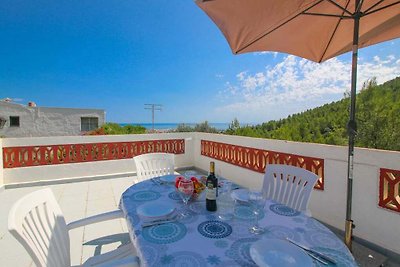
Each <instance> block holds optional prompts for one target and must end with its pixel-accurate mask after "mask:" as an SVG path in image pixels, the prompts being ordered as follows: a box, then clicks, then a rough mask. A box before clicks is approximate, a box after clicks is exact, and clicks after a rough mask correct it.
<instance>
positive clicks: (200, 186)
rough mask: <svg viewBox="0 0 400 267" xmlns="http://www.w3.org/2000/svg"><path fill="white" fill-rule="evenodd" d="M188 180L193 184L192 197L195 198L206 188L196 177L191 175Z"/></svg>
mask: <svg viewBox="0 0 400 267" xmlns="http://www.w3.org/2000/svg"><path fill="white" fill-rule="evenodd" d="M190 180H192V181H193V185H194V192H193V196H192V198H193V199H197V198H198V197H199V196H200V194H201V192H203V190H204V189H205V188H206V186H205V185H204V184H203V183H202V182H200V181H199V180H198V179H197V178H196V177H192V178H190Z"/></svg>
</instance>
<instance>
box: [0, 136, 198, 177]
mask: <svg viewBox="0 0 400 267" xmlns="http://www.w3.org/2000/svg"><path fill="white" fill-rule="evenodd" d="M168 139H184V140H185V154H179V155H176V157H175V166H176V167H177V168H183V167H191V166H193V144H192V142H193V138H192V137H191V135H190V134H188V133H176V134H175V133H166V134H135V135H113V136H68V137H36V138H33V137H32V138H5V139H2V140H3V147H23V146H43V145H63V144H85V143H112V142H134V141H146V140H168ZM3 172H4V183H5V184H21V183H29V182H38V181H52V180H60V179H76V178H84V177H88V178H91V177H103V176H116V175H126V174H132V175H133V174H134V173H135V172H136V168H135V164H134V162H133V159H119V160H103V161H92V162H81V163H72V164H55V165H45V166H36V167H21V168H5V169H4V170H3Z"/></svg>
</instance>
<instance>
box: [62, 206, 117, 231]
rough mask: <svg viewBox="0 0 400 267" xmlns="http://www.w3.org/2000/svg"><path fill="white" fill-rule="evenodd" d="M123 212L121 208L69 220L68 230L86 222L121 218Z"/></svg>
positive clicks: (91, 222)
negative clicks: (72, 220)
mask: <svg viewBox="0 0 400 267" xmlns="http://www.w3.org/2000/svg"><path fill="white" fill-rule="evenodd" d="M123 217H124V213H123V212H122V210H113V211H109V212H105V213H100V214H96V215H93V216H90V217H86V218H83V219H80V220H77V221H74V222H70V223H69V224H67V228H68V230H71V229H75V228H78V227H82V226H85V225H88V224H93V223H98V222H103V221H108V220H113V219H118V218H123Z"/></svg>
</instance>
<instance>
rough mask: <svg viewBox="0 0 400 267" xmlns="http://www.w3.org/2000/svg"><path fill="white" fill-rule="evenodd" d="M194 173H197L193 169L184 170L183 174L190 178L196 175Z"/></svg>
mask: <svg viewBox="0 0 400 267" xmlns="http://www.w3.org/2000/svg"><path fill="white" fill-rule="evenodd" d="M196 174H197V173H196V172H195V171H185V172H184V174H183V175H184V176H185V178H186V179H188V180H190V178H192V177H196Z"/></svg>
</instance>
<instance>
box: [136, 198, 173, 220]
mask: <svg viewBox="0 0 400 267" xmlns="http://www.w3.org/2000/svg"><path fill="white" fill-rule="evenodd" d="M174 211H175V207H174V206H173V205H172V204H170V203H162V202H150V203H146V204H143V205H141V206H139V207H138V208H137V209H136V212H137V213H138V215H139V216H140V217H142V218H144V219H153V220H154V219H163V218H166V217H168V216H169V215H171V214H172V213H173V212H174Z"/></svg>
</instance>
